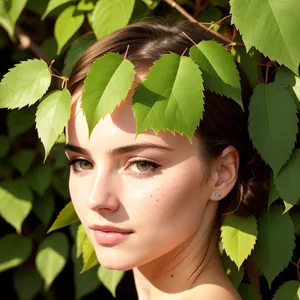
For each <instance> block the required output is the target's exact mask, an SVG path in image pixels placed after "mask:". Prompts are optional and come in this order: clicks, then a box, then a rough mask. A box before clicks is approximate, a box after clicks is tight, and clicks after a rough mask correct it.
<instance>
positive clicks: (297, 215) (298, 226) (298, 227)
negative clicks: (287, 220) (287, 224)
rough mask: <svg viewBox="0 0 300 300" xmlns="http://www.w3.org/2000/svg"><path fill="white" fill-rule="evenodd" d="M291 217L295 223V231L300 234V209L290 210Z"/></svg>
mask: <svg viewBox="0 0 300 300" xmlns="http://www.w3.org/2000/svg"><path fill="white" fill-rule="evenodd" d="M290 217H291V219H292V221H293V223H294V227H295V233H296V234H298V235H300V211H296V210H295V211H290Z"/></svg>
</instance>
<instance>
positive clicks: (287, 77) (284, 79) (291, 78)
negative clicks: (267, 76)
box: [275, 68, 300, 110]
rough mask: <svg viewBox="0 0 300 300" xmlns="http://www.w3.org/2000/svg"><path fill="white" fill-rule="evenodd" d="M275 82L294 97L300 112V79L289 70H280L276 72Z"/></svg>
mask: <svg viewBox="0 0 300 300" xmlns="http://www.w3.org/2000/svg"><path fill="white" fill-rule="evenodd" d="M275 82H276V83H277V84H282V85H284V86H285V87H286V88H287V90H288V91H289V92H290V93H291V94H292V95H293V97H294V99H295V102H296V105H297V108H298V110H300V78H299V77H298V76H296V75H295V74H294V73H293V72H292V71H291V70H289V69H288V68H279V69H278V70H277V71H276V75H275Z"/></svg>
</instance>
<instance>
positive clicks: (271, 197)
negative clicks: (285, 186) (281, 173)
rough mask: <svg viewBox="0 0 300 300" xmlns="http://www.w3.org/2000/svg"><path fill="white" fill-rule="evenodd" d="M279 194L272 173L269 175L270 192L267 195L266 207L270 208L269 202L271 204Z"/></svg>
mask: <svg viewBox="0 0 300 300" xmlns="http://www.w3.org/2000/svg"><path fill="white" fill-rule="evenodd" d="M279 197H280V196H279V194H278V192H277V190H276V186H275V182H274V176H273V173H271V175H270V192H269V197H268V209H270V206H271V204H273V203H274V202H275V201H276V200H277V199H278V198H279Z"/></svg>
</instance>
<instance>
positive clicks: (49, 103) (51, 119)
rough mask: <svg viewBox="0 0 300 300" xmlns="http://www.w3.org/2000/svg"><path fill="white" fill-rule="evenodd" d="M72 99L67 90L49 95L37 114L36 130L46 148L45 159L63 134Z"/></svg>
mask: <svg viewBox="0 0 300 300" xmlns="http://www.w3.org/2000/svg"><path fill="white" fill-rule="evenodd" d="M71 101H72V97H71V94H70V92H69V91H68V90H67V89H63V90H62V91H53V92H52V93H49V94H47V96H46V97H45V98H44V99H43V101H42V102H41V103H40V104H39V106H38V109H37V112H36V128H37V131H38V135H39V138H40V139H41V141H42V143H43V145H44V148H45V159H46V157H47V156H48V154H49V152H50V150H51V148H52V146H53V145H54V143H55V142H56V140H57V139H58V137H59V135H60V134H61V133H62V132H63V130H64V128H65V125H66V124H67V121H68V120H69V117H70V114H71Z"/></svg>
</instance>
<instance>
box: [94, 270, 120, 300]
mask: <svg viewBox="0 0 300 300" xmlns="http://www.w3.org/2000/svg"><path fill="white" fill-rule="evenodd" d="M123 276H124V271H118V270H108V269H105V268H104V267H103V266H100V267H99V269H98V277H99V279H100V281H101V283H102V284H103V285H104V286H105V287H106V288H107V289H108V290H109V291H110V292H111V294H112V295H113V296H114V297H116V289H117V286H118V284H119V282H120V281H121V279H122V278H123Z"/></svg>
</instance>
